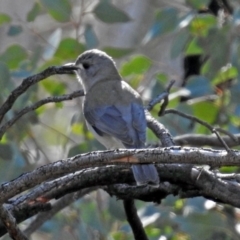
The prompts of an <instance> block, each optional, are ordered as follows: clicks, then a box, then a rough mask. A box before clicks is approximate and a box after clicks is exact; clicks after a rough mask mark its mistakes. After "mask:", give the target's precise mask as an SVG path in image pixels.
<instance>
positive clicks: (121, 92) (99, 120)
mask: <svg viewBox="0 0 240 240" xmlns="http://www.w3.org/2000/svg"><path fill="white" fill-rule="evenodd" d="M75 66H76V67H78V70H76V74H77V76H78V79H79V81H80V82H81V83H82V86H83V88H84V91H85V97H84V101H83V113H84V116H85V119H86V123H87V126H88V128H89V130H90V131H91V132H92V133H93V134H94V136H95V137H96V139H97V140H98V141H99V142H100V143H101V144H103V145H104V146H105V147H106V148H107V149H118V148H129V149H134V148H144V147H145V141H146V128H147V124H146V118H145V113H144V107H143V103H142V100H141V97H140V95H139V94H138V93H137V92H136V91H135V90H134V89H133V88H132V87H130V86H129V85H128V84H127V83H126V82H125V81H123V80H122V78H121V76H120V74H119V73H118V70H117V68H116V65H115V62H114V61H113V59H112V58H111V57H110V56H108V55H107V54H106V53H105V52H102V51H100V50H97V49H93V50H88V51H85V52H84V53H82V54H81V55H80V56H79V57H78V58H77V60H76V62H75ZM132 171H133V175H134V178H135V180H136V182H137V184H138V185H145V184H153V185H158V184H159V176H158V173H157V170H156V168H155V166H154V165H153V164H141V165H133V166H132Z"/></svg>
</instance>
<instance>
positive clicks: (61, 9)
mask: <svg viewBox="0 0 240 240" xmlns="http://www.w3.org/2000/svg"><path fill="white" fill-rule="evenodd" d="M40 1H41V3H42V5H43V6H44V7H45V8H46V9H47V11H48V13H49V15H50V16H51V17H52V18H53V19H55V20H56V21H58V22H68V21H70V16H71V12H72V8H71V4H70V2H69V0H54V1H53V0H40Z"/></svg>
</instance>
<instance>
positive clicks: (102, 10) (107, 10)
mask: <svg viewBox="0 0 240 240" xmlns="http://www.w3.org/2000/svg"><path fill="white" fill-rule="evenodd" d="M93 13H94V14H95V16H96V17H97V18H98V19H99V20H101V21H103V22H105V23H119V22H129V21H130V18H129V16H128V15H127V14H126V13H125V12H123V11H122V10H120V9H118V8H117V7H115V6H114V5H113V4H112V3H110V1H109V0H101V1H100V2H99V3H98V4H97V5H96V7H95V8H94V9H93Z"/></svg>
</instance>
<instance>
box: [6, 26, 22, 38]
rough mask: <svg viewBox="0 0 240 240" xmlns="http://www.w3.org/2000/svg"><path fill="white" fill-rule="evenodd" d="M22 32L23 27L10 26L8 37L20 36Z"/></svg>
mask: <svg viewBox="0 0 240 240" xmlns="http://www.w3.org/2000/svg"><path fill="white" fill-rule="evenodd" d="M21 32H22V27H21V26H18V25H12V26H10V28H9V29H8V32H7V35H8V36H11V37H12V36H16V35H18V34H19V33H21Z"/></svg>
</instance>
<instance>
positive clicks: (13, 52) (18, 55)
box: [0, 44, 28, 69]
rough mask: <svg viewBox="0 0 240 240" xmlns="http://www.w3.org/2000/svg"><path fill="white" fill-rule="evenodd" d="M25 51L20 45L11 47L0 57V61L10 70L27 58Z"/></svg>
mask: <svg viewBox="0 0 240 240" xmlns="http://www.w3.org/2000/svg"><path fill="white" fill-rule="evenodd" d="M27 56H28V55H27V52H26V50H25V49H24V48H23V47H21V46H20V45H17V44H16V45H12V46H10V47H8V48H7V49H6V51H5V52H3V53H2V54H1V55H0V61H2V62H5V63H6V64H7V65H8V67H9V68H10V69H14V68H17V67H18V66H19V63H20V62H21V61H23V60H25V59H26V58H27Z"/></svg>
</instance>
